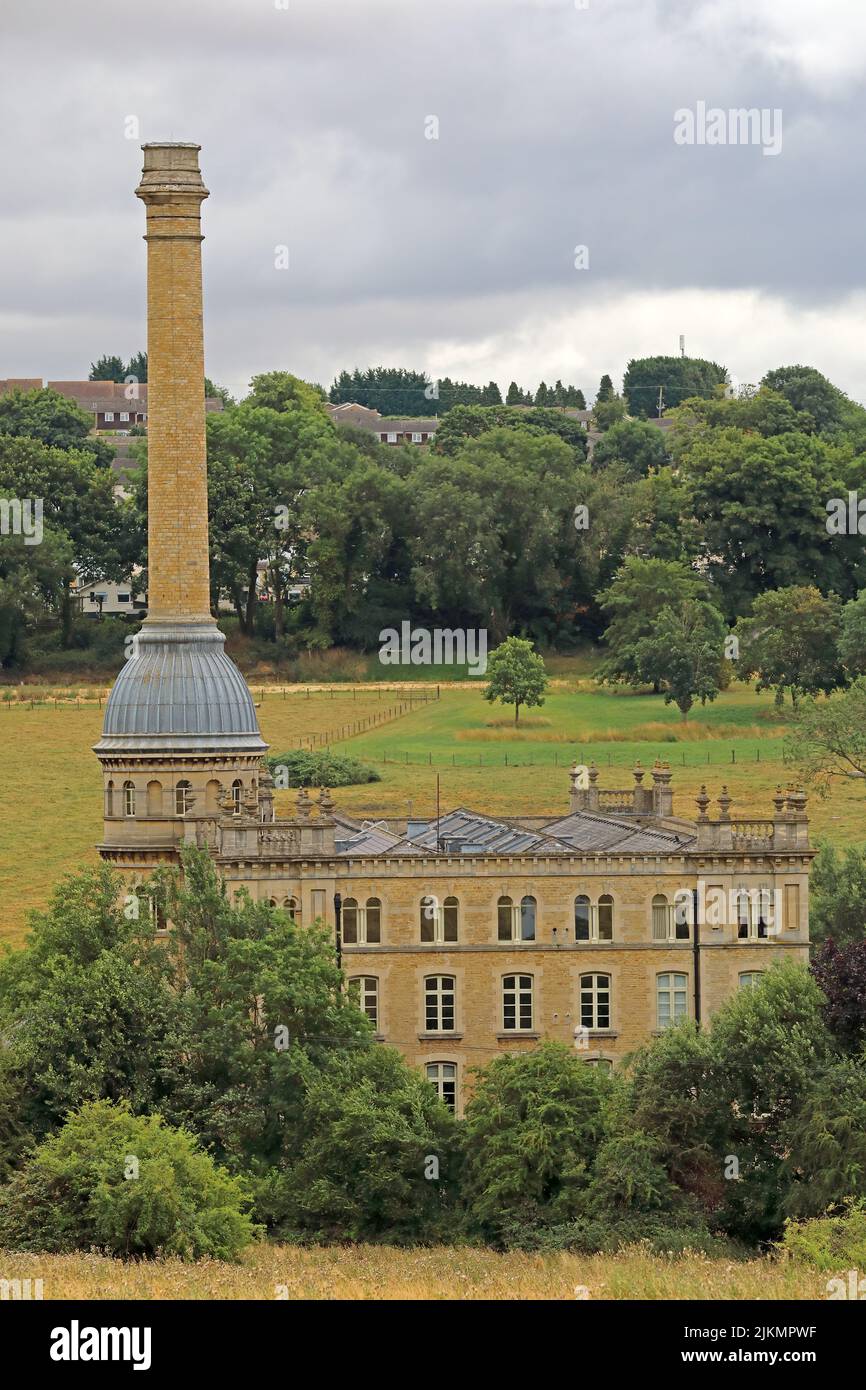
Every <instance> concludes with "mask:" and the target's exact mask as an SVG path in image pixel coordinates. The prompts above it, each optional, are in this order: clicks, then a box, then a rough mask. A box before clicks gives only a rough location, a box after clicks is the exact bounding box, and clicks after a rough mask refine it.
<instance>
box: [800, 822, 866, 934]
mask: <svg viewBox="0 0 866 1390" xmlns="http://www.w3.org/2000/svg"><path fill="white" fill-rule="evenodd" d="M809 937H810V940H811V941H812V944H813V945H820V944H821V943H823V942H825V941H827V940H828V939H832V940H833V941H835V942H836V944H837V946H847V945H850V944H852V943H854V942H862V941H866V850H863V849H859V848H858V847H857V846H856V845H846V846H845V848H844V849H842V850H841V851H840V850H837V848H836V846H835V845H832V844H828V843H824V844H820V845H819V848H818V853H817V854H816V855H815V858H814V859H813V860H812V871H811V873H810V875H809Z"/></svg>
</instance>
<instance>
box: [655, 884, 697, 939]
mask: <svg viewBox="0 0 866 1390" xmlns="http://www.w3.org/2000/svg"><path fill="white" fill-rule="evenodd" d="M677 891H681V890H677ZM674 898H675V900H674V902H670V901H669V900H668V895H667V893H654V894H653V896H652V899H651V901H650V932H651V935H652V940H653V941H667V942H672V941H673V942H675V941H691V939H692V924H691V922H690V921H686V922H682V921H678V910H679V904H678V903H677V902H676V894H675V895H674ZM662 910H664V923H665V925H664V935H662V934H661V933H660V932H659V930H658V926H659V924H658V922H657V920H656V913H657V912H659V913H660V912H661V911H662Z"/></svg>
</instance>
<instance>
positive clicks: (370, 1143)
mask: <svg viewBox="0 0 866 1390" xmlns="http://www.w3.org/2000/svg"><path fill="white" fill-rule="evenodd" d="M305 1070H306V1076H305V1078H304V1081H303V1086H304V1092H305V1094H304V1099H303V1107H302V1114H301V1117H300V1121H299V1133H298V1135H297V1136H295V1137H293V1138H292V1139H291V1141H290V1148H291V1151H290V1152H289V1153H288V1155H287V1159H288V1161H287V1163H286V1166H285V1168H284V1169H283V1170H282V1171H280V1172H276V1171H274V1170H272V1171H271V1173H270V1174H269V1175H268V1176H267V1177H266V1178H265V1179H264V1181H263V1183H262V1184H261V1187H260V1190H259V1193H258V1209H259V1210H260V1211H261V1212H262V1214H263V1215H264V1216H265V1217H266V1219H267V1220H268V1221H269V1223H270V1224H271V1225H273V1226H274V1227H275V1228H276V1230H277V1233H278V1234H279V1235H280V1236H281V1237H283V1238H285V1237H286V1236H289V1237H290V1238H291V1237H294V1238H297V1237H298V1236H300V1237H302V1238H304V1239H310V1240H321V1241H334V1240H353V1241H355V1240H357V1241H361V1240H364V1241H381V1242H387V1243H388V1244H393V1245H417V1244H423V1243H426V1242H428V1241H431V1240H437V1239H438V1240H442V1239H445V1238H446V1237H447V1235H448V1234H449V1228H450V1226H451V1225H453V1220H452V1213H453V1211H454V1206H453V1203H452V1201H451V1197H452V1193H453V1191H454V1188H455V1181H456V1161H457V1155H456V1154H455V1151H454V1128H455V1126H454V1120H453V1117H452V1116H451V1115H450V1114H449V1112H448V1111H447V1110H446V1109H445V1107H444V1106H443V1104H442V1102H441V1101H440V1100H439V1097H438V1096H437V1094H436V1092H435V1090H434V1088H433V1087H432V1086H431V1085H430V1083H429V1081H427V1080H426V1079H425V1078H424V1077H422V1076H420V1075H419V1074H418V1072H417V1071H414V1070H413V1069H412V1068H411V1067H409V1066H408V1065H407V1064H406V1062H405V1061H404V1060H403V1058H402V1057H401V1056H400V1054H399V1052H397V1051H396V1049H394V1048H390V1047H376V1046H367V1047H362V1046H358V1047H356V1048H347V1049H345V1050H344V1051H342V1052H337V1053H335V1054H334V1056H333V1057H332V1059H331V1061H330V1064H329V1065H327V1066H326V1067H324V1068H322V1069H321V1070H316V1069H314V1068H311V1067H308V1068H306V1069H305Z"/></svg>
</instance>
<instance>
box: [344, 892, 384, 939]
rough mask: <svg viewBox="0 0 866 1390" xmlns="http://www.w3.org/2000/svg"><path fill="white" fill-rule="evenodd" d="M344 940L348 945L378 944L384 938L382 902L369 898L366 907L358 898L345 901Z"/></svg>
mask: <svg viewBox="0 0 866 1390" xmlns="http://www.w3.org/2000/svg"><path fill="white" fill-rule="evenodd" d="M342 923H343V940H344V942H345V943H346V945H347V946H366V945H368V944H369V945H376V944H377V943H378V942H379V941H381V939H382V903H381V901H380V899H379V898H368V899H367V902H366V905H365V906H364V907H359V906H358V900H357V899H356V898H345V899H344V901H343V917H342Z"/></svg>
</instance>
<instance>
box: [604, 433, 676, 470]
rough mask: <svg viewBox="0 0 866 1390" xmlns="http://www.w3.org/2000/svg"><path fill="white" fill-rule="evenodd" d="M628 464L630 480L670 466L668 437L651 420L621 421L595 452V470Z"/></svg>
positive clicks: (626, 465) (626, 466)
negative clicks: (666, 442)
mask: <svg viewBox="0 0 866 1390" xmlns="http://www.w3.org/2000/svg"><path fill="white" fill-rule="evenodd" d="M614 462H616V463H621V464H623V465H624V471H625V475H626V477H628V478H633V479H637V478H643V477H645V476H646V475H647V474H648V473H651V472H653V471H657V470H658V469H660V468H663V467H664V466H665V464H667V463H670V459H669V457H668V452H667V449H666V448H665V441H664V436H663V434H662V432H661V430H660V429H658V427H657V426H656V425H651V424H650V423H649V422H648V421H647V420H620V421H618V422H617V423H615V424H613V425H611V427H610V429H609V430H607V432H606V433H605V436H604V438H603V439H599V440H598V441H597V443H596V446H595V448H594V449H593V452H592V466H593V468H594V469H600V468H607V467H608V466H609V465H610V464H611V463H614Z"/></svg>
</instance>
